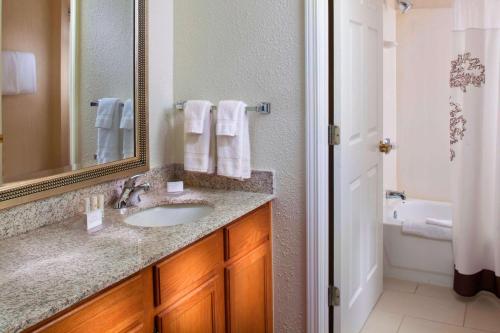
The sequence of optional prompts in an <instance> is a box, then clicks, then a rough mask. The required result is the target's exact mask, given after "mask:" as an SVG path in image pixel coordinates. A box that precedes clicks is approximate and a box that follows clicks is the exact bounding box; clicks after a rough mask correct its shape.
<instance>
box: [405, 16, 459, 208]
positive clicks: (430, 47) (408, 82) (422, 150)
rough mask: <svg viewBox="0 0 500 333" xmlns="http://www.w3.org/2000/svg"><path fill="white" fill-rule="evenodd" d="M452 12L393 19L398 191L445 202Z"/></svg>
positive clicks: (447, 171)
mask: <svg viewBox="0 0 500 333" xmlns="http://www.w3.org/2000/svg"><path fill="white" fill-rule="evenodd" d="M451 30H452V10H451V9H414V10H412V11H410V12H408V13H407V14H405V15H398V20H397V34H398V43H399V47H398V54H397V87H398V88H397V105H398V113H397V117H398V128H397V132H398V187H399V189H400V190H406V191H407V192H408V194H409V195H410V196H412V197H417V198H421V199H429V200H439V201H449V200H450V178H449V166H450V165H449V96H450V89H449V86H448V81H449V71H450V61H451V49H452V33H451Z"/></svg>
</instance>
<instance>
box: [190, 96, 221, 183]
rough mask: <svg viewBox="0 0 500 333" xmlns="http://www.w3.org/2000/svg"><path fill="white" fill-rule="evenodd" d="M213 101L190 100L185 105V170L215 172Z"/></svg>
mask: <svg viewBox="0 0 500 333" xmlns="http://www.w3.org/2000/svg"><path fill="white" fill-rule="evenodd" d="M212 105H213V104H212V103H210V102H208V101H189V102H187V103H186V105H185V106H184V170H186V171H192V172H201V173H209V174H212V173H214V172H215V157H214V154H215V138H214V137H213V133H214V132H213V130H212V114H211V112H210V110H211V108H212Z"/></svg>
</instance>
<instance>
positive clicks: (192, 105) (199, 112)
mask: <svg viewBox="0 0 500 333" xmlns="http://www.w3.org/2000/svg"><path fill="white" fill-rule="evenodd" d="M212 106H213V104H212V103H211V102H209V101H187V102H186V104H185V105H184V133H192V134H203V132H204V130H205V117H206V116H207V115H209V116H210V109H211V108H212Z"/></svg>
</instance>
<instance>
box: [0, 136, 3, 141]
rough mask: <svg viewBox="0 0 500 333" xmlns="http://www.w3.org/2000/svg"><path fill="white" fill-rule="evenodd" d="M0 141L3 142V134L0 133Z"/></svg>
mask: <svg viewBox="0 0 500 333" xmlns="http://www.w3.org/2000/svg"><path fill="white" fill-rule="evenodd" d="M0 143H3V134H0Z"/></svg>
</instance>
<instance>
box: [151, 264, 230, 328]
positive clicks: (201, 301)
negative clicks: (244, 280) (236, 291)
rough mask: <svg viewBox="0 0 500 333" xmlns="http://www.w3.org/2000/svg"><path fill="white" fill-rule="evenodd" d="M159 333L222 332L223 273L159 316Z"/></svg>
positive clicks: (223, 324)
mask: <svg viewBox="0 0 500 333" xmlns="http://www.w3.org/2000/svg"><path fill="white" fill-rule="evenodd" d="M156 326H157V328H158V331H159V332H160V333H223V332H224V326H225V322H224V277H223V275H222V271H221V272H220V274H218V275H217V276H215V277H214V278H212V279H211V280H209V281H208V282H206V283H205V284H203V285H202V286H201V287H199V288H197V289H195V290H194V291H192V292H190V293H189V294H187V295H186V296H184V297H182V298H181V299H180V300H179V301H177V302H176V303H174V304H172V305H171V306H169V307H168V308H167V309H166V310H165V311H163V312H161V313H160V314H159V315H158V316H157V317H156Z"/></svg>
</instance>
